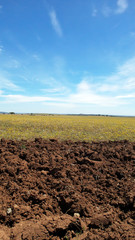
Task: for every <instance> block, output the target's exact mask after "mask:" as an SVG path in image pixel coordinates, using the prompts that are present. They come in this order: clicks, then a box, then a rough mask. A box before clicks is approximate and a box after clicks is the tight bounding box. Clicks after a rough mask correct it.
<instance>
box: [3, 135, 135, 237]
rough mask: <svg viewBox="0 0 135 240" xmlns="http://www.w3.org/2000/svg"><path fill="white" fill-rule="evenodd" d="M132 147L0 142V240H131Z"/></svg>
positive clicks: (134, 151) (134, 155) (134, 234)
mask: <svg viewBox="0 0 135 240" xmlns="http://www.w3.org/2000/svg"><path fill="white" fill-rule="evenodd" d="M134 163H135V143H130V142H128V141H126V140H125V141H120V142H118V141H115V142H111V141H109V142H97V143H96V142H92V143H87V142H72V141H65V142H59V141H57V140H55V139H51V140H49V141H47V140H43V139H35V140H33V141H26V140H22V141H13V140H5V139H1V140H0V240H43V239H55V240H57V239H63V240H64V239H65V240H67V239H80V240H84V239H87V240H89V239H90V240H104V239H108V240H111V239H113V240H114V239H116V240H119V239H123V240H133V239H135V232H134V227H135V225H134V223H135V222H134V220H135V213H134V207H135V203H134V200H135V197H134V193H135V189H133V188H134V186H135V180H134V176H135V172H134Z"/></svg>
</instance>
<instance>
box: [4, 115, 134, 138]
mask: <svg viewBox="0 0 135 240" xmlns="http://www.w3.org/2000/svg"><path fill="white" fill-rule="evenodd" d="M35 137H42V138H45V139H50V138H56V139H59V140H73V141H88V142H91V141H106V140H123V139H127V140H129V141H135V118H128V117H100V116H64V115H53V116H49V115H47V116H42V115H35V116H34V115H0V138H6V139H18V140H20V139H33V138H35Z"/></svg>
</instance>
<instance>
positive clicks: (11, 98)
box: [2, 95, 51, 103]
mask: <svg viewBox="0 0 135 240" xmlns="http://www.w3.org/2000/svg"><path fill="white" fill-rule="evenodd" d="M2 97H3V98H5V100H6V102H13V103H15V102H17V103H18V102H20V103H21V102H22V103H26V102H45V101H51V98H48V97H40V96H34V97H30V96H24V95H2Z"/></svg>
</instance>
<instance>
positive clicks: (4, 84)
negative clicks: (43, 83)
mask: <svg viewBox="0 0 135 240" xmlns="http://www.w3.org/2000/svg"><path fill="white" fill-rule="evenodd" d="M0 89H8V90H12V91H22V88H21V87H19V86H17V85H16V84H14V83H13V82H12V81H11V80H9V79H7V78H6V77H4V76H3V75H0Z"/></svg>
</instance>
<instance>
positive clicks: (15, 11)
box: [0, 0, 135, 115]
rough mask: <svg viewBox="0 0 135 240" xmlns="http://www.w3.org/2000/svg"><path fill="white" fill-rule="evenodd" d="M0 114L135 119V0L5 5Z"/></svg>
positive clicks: (31, 0)
mask: <svg viewBox="0 0 135 240" xmlns="http://www.w3.org/2000/svg"><path fill="white" fill-rule="evenodd" d="M0 111H7V112H10V111H14V112H25V113H26V112H29V113H31V112H36V113H91V114H119V115H135V1H134V0H100V1H99V0H38V1H37V0H19V1H18V0H6V1H5V0H0Z"/></svg>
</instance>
